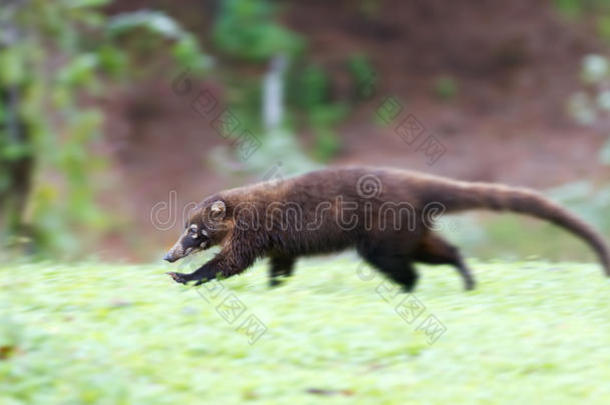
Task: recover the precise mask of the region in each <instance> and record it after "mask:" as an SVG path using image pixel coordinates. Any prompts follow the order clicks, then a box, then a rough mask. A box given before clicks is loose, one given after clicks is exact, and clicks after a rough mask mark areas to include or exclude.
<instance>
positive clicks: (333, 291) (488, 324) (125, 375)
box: [0, 257, 610, 405]
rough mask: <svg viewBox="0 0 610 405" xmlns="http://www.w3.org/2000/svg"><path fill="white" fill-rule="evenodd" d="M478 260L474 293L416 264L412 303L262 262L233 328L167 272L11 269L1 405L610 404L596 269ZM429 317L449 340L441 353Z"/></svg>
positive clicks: (445, 272) (332, 273) (337, 265)
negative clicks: (243, 329) (274, 280)
mask: <svg viewBox="0 0 610 405" xmlns="http://www.w3.org/2000/svg"><path fill="white" fill-rule="evenodd" d="M468 263H469V265H470V266H471V267H472V268H473V270H474V273H475V275H476V278H477V280H478V281H479V285H478V289H477V290H475V291H473V292H469V293H465V292H464V291H462V289H461V288H462V286H461V283H460V280H459V277H458V276H457V274H456V272H455V271H454V269H453V268H451V267H449V266H419V268H420V269H421V270H422V277H421V279H420V283H419V286H418V288H417V290H416V291H415V294H414V296H411V295H407V294H403V293H399V292H398V291H396V290H392V287H393V286H394V285H393V284H391V283H387V284H381V283H382V282H383V281H384V280H385V279H384V278H383V277H382V276H381V275H379V274H377V273H373V270H371V269H370V268H369V267H367V266H365V265H363V264H361V263H360V262H358V261H356V260H353V259H351V258H347V257H335V258H330V259H329V258H324V259H321V260H304V261H300V262H299V265H298V266H297V268H296V272H295V276H294V277H292V278H291V279H290V280H288V281H287V283H286V284H285V285H282V286H280V287H278V288H276V289H273V290H270V289H268V287H267V272H266V271H265V270H266V269H265V268H264V264H262V263H261V264H258V265H256V266H255V268H254V269H252V270H250V271H249V272H247V273H246V274H244V275H243V276H240V277H234V278H231V279H227V280H224V281H223V285H224V286H225V288H226V289H227V291H224V292H222V293H221V294H223V295H220V297H219V298H220V299H223V298H224V297H225V296H228V294H229V293H234V294H235V296H236V297H237V299H239V302H240V303H243V305H244V306H245V307H246V310H245V312H244V314H243V315H241V317H240V318H238V319H237V320H235V321H233V322H232V323H231V324H229V323H228V322H227V321H225V319H223V317H222V316H221V311H220V309H217V307H218V306H219V302H218V301H210V302H208V301H206V300H205V299H203V298H202V297H201V296H200V295H199V294H198V292H199V293H200V294H202V295H204V296H209V293H207V292H206V289H205V287H201V288H199V290H198V291H195V289H194V288H191V287H184V286H180V285H177V284H175V283H174V282H173V281H171V280H169V278H168V277H167V276H166V275H164V274H163V271H165V270H168V269H169V268H170V267H172V266H170V265H167V269H160V268H159V266H158V265H154V266H153V265H151V266H121V265H104V264H80V265H74V266H70V265H68V266H66V265H54V264H51V263H46V264H39V265H16V264H11V265H4V266H2V267H1V268H0V353H2V354H0V356H2V357H0V403H2V404H149V405H157V404H168V405H169V404H201V403H219V404H237V403H242V402H246V401H247V402H252V403H256V404H258V403H261V404H267V403H290V404H312V403H318V402H320V401H323V402H328V403H337V404H339V403H341V404H343V403H345V404H351V403H363V404H399V403H421V404H447V403H451V404H454V403H455V404H462V403H464V404H471V403H488V404H514V403H516V402H517V403H524V404H527V403H543V404H574V403H587V404H606V403H607V402H608V398H609V397H610V386H609V385H608V384H604V383H603V382H605V381H608V379H610V365H609V364H610V349H609V347H608V343H609V336H610V324H609V323H608V322H607V317H608V313H609V311H610V302H609V300H608V282H607V280H604V279H603V276H602V274H601V270H600V268H599V266H598V265H594V264H576V263H549V262H544V261H516V262H511V263H505V262H481V261H477V260H471V259H469V260H468ZM359 274H360V275H361V276H360V277H359ZM134 275H137V276H134ZM363 276H364V277H363ZM371 278H372V279H371ZM216 291H217V290H215V292H216ZM380 294H381V295H380ZM382 297H385V299H384V298H382ZM414 297H416V298H417V300H418V302H419V303H420V304H421V305H422V306H423V307H424V308H423V312H422V313H421V315H419V316H418V317H417V318H415V320H412V319H413V317H414V316H415V315H416V314H418V312H419V310H418V309H417V307H416V306H407V305H408V304H409V303H414V304H415V303H416V302H414V301H413V298H414ZM407 298H410V299H411V301H406V302H405V304H406V305H403V306H402V307H401V306H399V304H400V303H401V302H402V300H404V299H407ZM386 299H387V301H386ZM400 309H403V311H402V314H403V316H405V317H406V318H407V319H406V320H405V319H403V318H401V316H400V315H399V313H398V312H397V310H398V311H400ZM233 312H238V311H233ZM249 314H254V315H255V316H256V317H258V318H259V319H260V320H261V321H262V322H263V323H264V324H265V325H266V327H267V331H266V332H265V333H264V334H263V335H262V336H261V337H260V338H259V339H258V340H257V341H256V342H255V343H254V344H252V345H250V344H249V342H248V337H247V336H245V335H244V334H242V333H239V332H237V331H236V329H237V328H238V327H239V325H241V323H242V322H243V319H245V317H246V316H247V315H249ZM410 314H411V315H412V316H411V317H409V315H410ZM430 315H433V316H434V317H435V318H436V319H438V320H439V321H440V322H441V323H442V325H443V326H444V327H445V328H446V330H445V332H444V333H443V334H442V335H440V337H439V338H438V340H437V341H436V342H434V343H433V344H430V343H429V342H428V340H427V336H426V334H425V333H423V331H422V329H421V328H420V329H419V330H418V328H419V327H420V326H421V325H422V323H423V322H424V321H425V320H426V319H427V317H428V316H430ZM407 321H410V322H407ZM244 370H245V371H244ZM237 376H238V377H237ZM316 390H317V391H316Z"/></svg>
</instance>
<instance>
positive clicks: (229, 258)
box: [167, 245, 256, 285]
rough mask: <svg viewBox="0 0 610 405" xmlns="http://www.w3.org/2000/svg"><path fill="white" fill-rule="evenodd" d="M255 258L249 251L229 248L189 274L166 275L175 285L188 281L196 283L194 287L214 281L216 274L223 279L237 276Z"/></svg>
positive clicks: (171, 273) (170, 273) (172, 273)
mask: <svg viewBox="0 0 610 405" xmlns="http://www.w3.org/2000/svg"><path fill="white" fill-rule="evenodd" d="M233 246H240V245H233ZM255 258H256V256H255V254H254V253H253V252H251V251H250V250H246V251H241V250H237V249H232V248H231V247H229V248H227V249H223V251H221V252H220V253H218V254H217V255H216V257H214V258H213V259H212V260H210V261H209V262H207V263H206V264H204V265H203V266H201V267H200V268H198V269H197V270H195V271H194V272H192V273H190V274H184V273H174V272H169V273H167V274H169V275H170V276H171V277H172V278H173V279H174V281H176V282H177V283H181V284H186V283H188V282H189V281H197V282H196V283H195V285H200V284H203V283H205V282H207V281H210V280H213V279H215V278H216V276H217V275H218V274H220V276H221V277H223V278H227V277H231V276H234V275H235V274H239V273H241V272H243V271H244V270H246V269H247V268H248V267H249V266H250V265H251V264H252V263H254V259H255Z"/></svg>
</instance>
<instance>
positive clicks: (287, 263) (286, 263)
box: [269, 255, 296, 287]
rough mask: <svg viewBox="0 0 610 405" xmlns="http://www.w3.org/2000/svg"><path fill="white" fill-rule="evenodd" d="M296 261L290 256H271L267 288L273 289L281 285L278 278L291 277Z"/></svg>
mask: <svg viewBox="0 0 610 405" xmlns="http://www.w3.org/2000/svg"><path fill="white" fill-rule="evenodd" d="M295 261H296V259H295V258H294V257H291V256H282V255H273V256H271V262H270V264H271V268H270V269H269V277H270V279H269V286H271V287H275V286H277V285H280V284H281V281H280V280H279V277H281V276H290V275H292V269H293V268H294V262H295Z"/></svg>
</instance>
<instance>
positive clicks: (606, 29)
mask: <svg viewBox="0 0 610 405" xmlns="http://www.w3.org/2000/svg"><path fill="white" fill-rule="evenodd" d="M555 5H556V7H557V9H558V10H559V11H560V12H561V13H562V14H563V15H565V16H567V17H568V18H571V19H577V18H589V19H593V20H594V21H595V24H596V28H597V33H598V34H599V36H600V38H602V39H604V40H606V41H610V2H608V1H607V0H555Z"/></svg>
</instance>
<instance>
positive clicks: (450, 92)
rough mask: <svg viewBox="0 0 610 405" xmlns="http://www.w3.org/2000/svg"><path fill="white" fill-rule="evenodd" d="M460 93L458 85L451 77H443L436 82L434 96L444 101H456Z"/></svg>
mask: <svg viewBox="0 0 610 405" xmlns="http://www.w3.org/2000/svg"><path fill="white" fill-rule="evenodd" d="M458 91H459V87H458V84H457V82H456V80H455V79H454V78H453V77H451V76H447V75H443V76H439V77H438V78H436V80H434V94H435V95H436V97H438V98H439V99H441V100H443V101H449V100H452V99H454V98H455V97H456V96H457V94H458Z"/></svg>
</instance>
